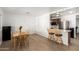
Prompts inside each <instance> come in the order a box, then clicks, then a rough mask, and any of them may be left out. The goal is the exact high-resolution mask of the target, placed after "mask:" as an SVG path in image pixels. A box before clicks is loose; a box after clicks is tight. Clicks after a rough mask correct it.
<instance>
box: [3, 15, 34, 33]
mask: <svg viewBox="0 0 79 59" xmlns="http://www.w3.org/2000/svg"><path fill="white" fill-rule="evenodd" d="M3 26H12V31H17V30H18V28H19V26H23V31H28V32H30V33H34V32H35V18H34V17H33V16H29V15H19V14H17V15H16V14H5V16H4V21H3Z"/></svg>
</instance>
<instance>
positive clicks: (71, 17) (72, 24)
mask: <svg viewBox="0 0 79 59" xmlns="http://www.w3.org/2000/svg"><path fill="white" fill-rule="evenodd" d="M61 18H62V20H68V21H69V23H70V25H69V27H71V28H74V30H76V29H75V27H76V14H70V15H64V16H62V17H61ZM74 37H75V38H76V31H74Z"/></svg>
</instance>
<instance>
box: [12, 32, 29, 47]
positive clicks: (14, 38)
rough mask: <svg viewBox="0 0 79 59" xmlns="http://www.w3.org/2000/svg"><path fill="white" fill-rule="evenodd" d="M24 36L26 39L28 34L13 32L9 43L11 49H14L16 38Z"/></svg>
mask: <svg viewBox="0 0 79 59" xmlns="http://www.w3.org/2000/svg"><path fill="white" fill-rule="evenodd" d="M24 35H25V36H27V37H28V35H29V33H28V32H13V33H12V39H11V41H12V42H13V47H14V48H16V41H17V39H18V37H19V36H24ZM27 37H26V39H27Z"/></svg>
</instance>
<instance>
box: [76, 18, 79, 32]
mask: <svg viewBox="0 0 79 59" xmlns="http://www.w3.org/2000/svg"><path fill="white" fill-rule="evenodd" d="M76 25H77V26H78V27H79V18H76ZM77 33H79V28H78V29H77Z"/></svg>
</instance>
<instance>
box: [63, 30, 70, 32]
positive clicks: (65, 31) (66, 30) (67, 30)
mask: <svg viewBox="0 0 79 59" xmlns="http://www.w3.org/2000/svg"><path fill="white" fill-rule="evenodd" d="M61 31H62V32H71V30H61Z"/></svg>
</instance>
